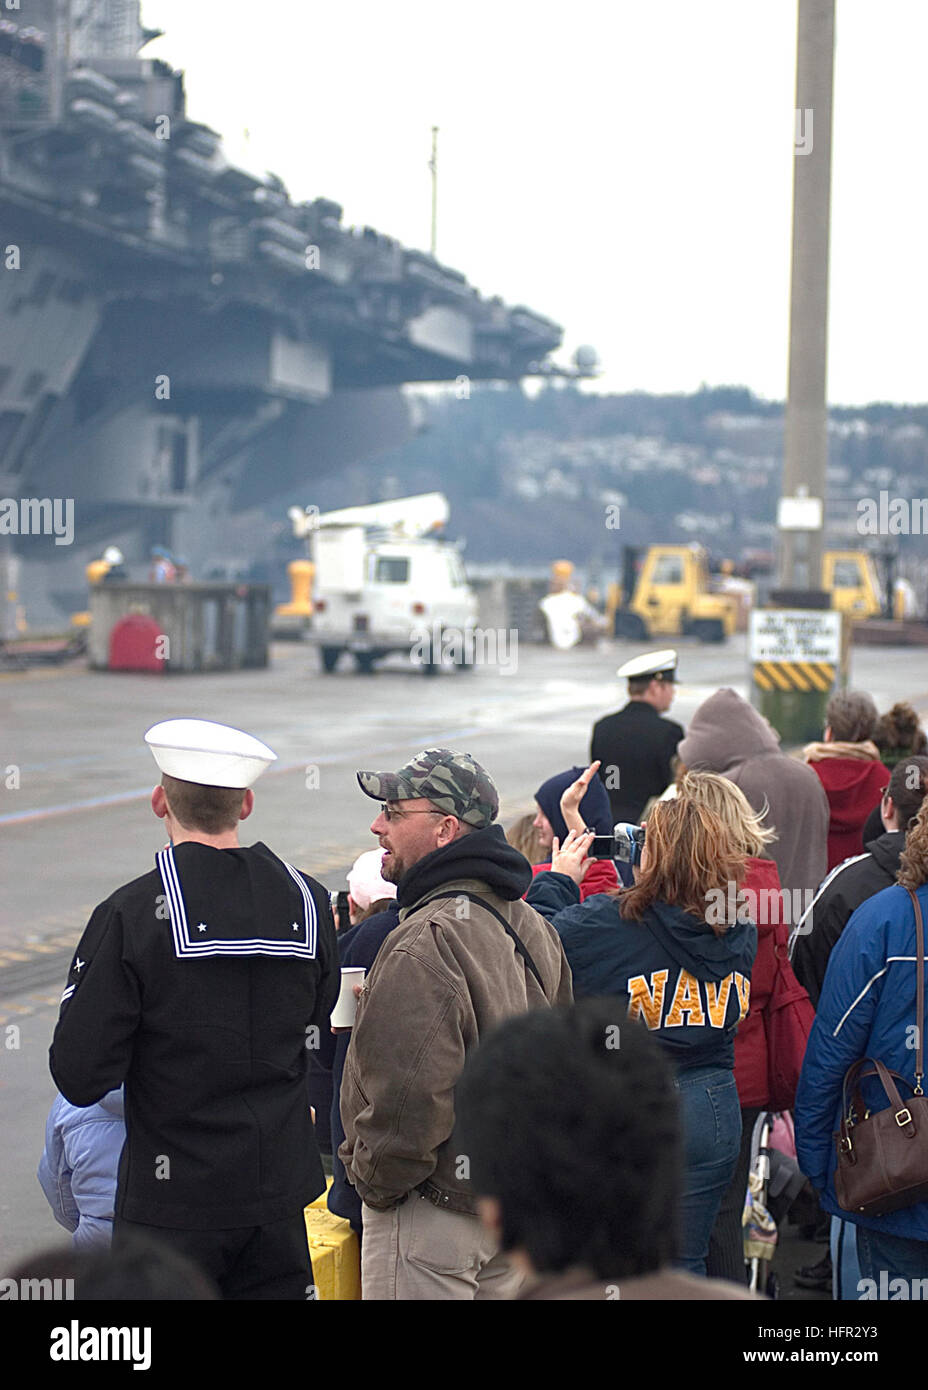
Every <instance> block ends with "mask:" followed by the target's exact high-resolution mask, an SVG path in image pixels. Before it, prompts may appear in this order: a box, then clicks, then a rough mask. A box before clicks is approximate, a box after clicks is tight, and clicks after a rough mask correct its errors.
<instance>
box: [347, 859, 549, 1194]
mask: <svg viewBox="0 0 928 1390" xmlns="http://www.w3.org/2000/svg"><path fill="white" fill-rule="evenodd" d="M467 892H470V893H477V894H479V895H480V896H481V897H482V898H485V899H486V901H487V902H489V903H491V904H492V906H493V907H495V908H496V910H497V912H499V913H501V914H502V916H503V917H505V918H506V920H507V921H508V922H509V923H510V925H511V926H512V927H513V928H514V930H515V931H516V932H517V934H518V935H519V937H520V938H521V940H522V942H523V944H524V946H525V947H526V949H527V950H528V952H529V954H530V955H531V957H532V959H533V960H534V962H535V965H536V967H537V969H538V972H539V974H540V975H541V978H542V980H543V982H544V991H542V989H541V987H540V986H539V984H538V982H537V980H536V979H535V977H534V975H533V974H532V973H531V971H530V970H529V969H528V967H527V966H526V965H525V964H524V963H523V961H522V958H521V957H520V956H519V955H518V954H517V952H516V949H515V945H514V943H513V941H512V938H511V937H510V936H509V935H508V934H507V932H506V931H505V929H504V928H503V926H502V925H501V924H500V923H499V922H498V921H497V920H496V918H495V917H493V916H491V914H490V913H489V912H486V911H484V909H483V908H482V907H480V906H479V905H478V904H476V903H472V902H470V901H469V900H468V899H467V898H464V897H457V898H454V897H453V898H451V899H442V900H441V901H439V902H433V903H432V904H431V905H430V906H423V904H425V903H427V902H428V899H430V898H433V897H435V896H437V895H438V894H443V893H452V894H463V893H467ZM572 998H573V992H572V989H571V977H570V967H569V966H568V964H567V960H566V957H565V956H564V950H563V947H562V946H561V943H560V939H559V937H558V935H557V933H556V932H555V931H554V929H553V927H551V926H549V924H548V923H547V922H546V921H545V920H544V918H543V917H541V916H540V915H539V914H538V913H537V912H535V910H534V909H533V908H531V907H529V906H528V904H527V903H525V902H522V901H521V899H520V900H517V901H515V902H507V901H506V900H505V899H504V898H501V897H498V896H497V895H496V894H495V893H493V892H492V891H491V890H490V889H489V888H488V887H487V885H486V883H482V882H480V881H478V880H477V879H473V878H468V879H457V880H450V881H448V882H446V883H443V884H442V885H441V886H440V887H436V888H434V889H432V890H431V891H430V892H427V893H424V894H423V895H422V897H421V898H420V899H419V900H418V901H417V902H416V903H414V904H412V905H411V906H410V907H408V908H406V909H404V910H403V911H402V912H401V913H400V922H399V925H398V926H396V927H394V929H393V931H392V932H391V933H390V935H389V936H388V937H387V939H386V940H385V941H384V943H383V945H382V946H381V948H380V953H379V954H378V956H377V959H376V961H375V962H374V966H373V968H372V970H371V972H370V974H369V975H368V978H367V980H366V982H365V985H364V989H363V991H362V993H361V997H360V999H359V1001H358V1013H357V1019H356V1021H355V1026H354V1030H353V1032H352V1036H351V1042H350V1044H349V1047H348V1052H347V1055H346V1058H345V1071H344V1075H343V1078H342V1089H341V1112H342V1122H343V1124H344V1126H345V1142H344V1143H343V1144H342V1146H341V1148H340V1149H339V1151H338V1153H339V1157H340V1158H341V1160H342V1162H343V1163H344V1165H345V1170H346V1173H347V1175H348V1180H349V1182H351V1183H352V1184H353V1185H354V1187H355V1188H356V1189H357V1191H358V1194H359V1195H360V1197H361V1198H362V1199H363V1201H365V1202H366V1203H368V1205H369V1206H372V1207H376V1208H378V1209H381V1210H383V1209H386V1208H388V1207H392V1206H395V1205H396V1204H397V1203H398V1202H400V1201H403V1200H405V1198H406V1197H407V1196H408V1194H409V1193H410V1192H412V1191H413V1189H415V1188H420V1189H421V1190H422V1191H423V1193H424V1195H425V1196H427V1197H428V1198H429V1199H430V1200H431V1201H433V1202H434V1203H435V1205H436V1206H439V1207H442V1206H443V1207H446V1208H447V1209H448V1210H451V1211H465V1212H473V1211H475V1210H476V1207H475V1202H474V1197H473V1193H472V1190H471V1188H470V1185H469V1183H468V1181H467V1178H468V1176H469V1164H468V1160H467V1155H466V1154H464V1153H462V1152H461V1149H460V1145H459V1144H458V1143H456V1142H455V1136H454V1134H453V1133H452V1131H453V1129H454V1088H455V1086H456V1084H457V1080H458V1077H459V1076H460V1074H461V1071H462V1070H463V1067H464V1060H465V1058H466V1056H467V1054H468V1053H469V1052H470V1051H471V1050H472V1049H473V1048H474V1047H476V1046H477V1044H478V1042H479V1041H480V1039H481V1037H482V1036H483V1035H484V1034H485V1033H487V1032H489V1030H490V1029H491V1028H493V1027H494V1026H495V1025H496V1024H498V1023H501V1022H502V1020H503V1019H506V1018H509V1017H511V1016H512V1015H513V1014H521V1013H525V1012H526V1010H528V1009H533V1008H539V1007H542V1006H544V1005H553V1004H569V1003H570V1002H571V1000H572ZM423 1184H424V1186H423Z"/></svg>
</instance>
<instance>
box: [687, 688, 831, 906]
mask: <svg viewBox="0 0 928 1390" xmlns="http://www.w3.org/2000/svg"><path fill="white" fill-rule="evenodd" d="M677 754H678V756H679V758H680V761H681V763H682V764H683V766H684V767H685V768H688V769H690V770H691V771H693V772H718V773H721V775H722V776H723V777H727V778H728V779H729V781H730V782H734V784H735V786H736V787H740V788H741V790H742V791H743V792H744V794H745V796H746V797H747V799H748V801H750V803H751V805H752V806H753V807H754V810H755V811H763V810H764V808H765V805H766V815H765V818H764V824H765V825H766V826H768V827H769V828H770V829H772V830H775V831H776V834H777V838H776V840H775V841H773V842H772V844H771V845H770V848H769V854H770V858H771V859H773V860H774V861H775V862H776V866H777V869H778V871H779V874H780V885H781V887H782V888H784V889H786V891H787V892H788V893H791V894H793V893H796V892H797V890H798V891H799V893H800V894H803V895H805V894H808V895H809V896H810V898H811V896H812V895H814V893H815V890H816V889H817V888H818V885H819V884H820V883H821V881H822V879H823V878H824V877H825V872H826V869H827V865H828V798H827V797H826V796H825V792H824V790H823V788H822V784H821V782H820V781H819V779H818V777H817V776H816V775H815V773H814V772H813V771H812V769H811V768H810V767H808V766H806V764H804V763H802V762H800V761H799V760H798V758H791V757H790V756H789V755H788V754H787V753H784V752H783V750H782V749H781V747H780V736H779V734H778V733H777V732H776V730H775V729H774V728H773V727H772V725H771V724H770V723H769V722H768V720H766V719H764V717H763V715H761V714H759V713H758V712H757V710H756V709H754V707H753V706H752V705H749V704H748V702H747V700H743V699H742V698H741V696H740V695H738V694H737V693H736V691H734V690H732V689H730V688H729V687H727V686H726V687H723V688H722V689H721V690H717V691H716V692H715V694H714V695H710V696H709V698H708V700H704V701H703V703H702V704H701V705H700V706H699V708H698V709H697V711H696V713H695V714H694V715H693V718H692V720H691V721H690V726H689V729H688V730H687V733H686V737H685V738H684V739H683V741H682V742H681V743H680V746H679V747H678V749H677ZM810 773H811V776H810V775H809V774H810ZM799 903H801V904H802V907H800V908H799V911H797V913H796V917H795V919H794V920H798V918H799V916H800V915H801V912H802V910H803V908H804V907H805V905H806V903H805V902H804V901H803V898H802V897H800V898H799V899H798V902H797V906H798V905H799Z"/></svg>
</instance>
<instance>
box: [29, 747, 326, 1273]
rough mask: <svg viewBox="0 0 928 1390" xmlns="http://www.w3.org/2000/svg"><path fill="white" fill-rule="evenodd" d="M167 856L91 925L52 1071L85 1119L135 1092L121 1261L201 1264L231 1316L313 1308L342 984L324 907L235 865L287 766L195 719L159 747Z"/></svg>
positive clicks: (308, 884) (122, 1183)
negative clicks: (229, 1301) (269, 772)
mask: <svg viewBox="0 0 928 1390" xmlns="http://www.w3.org/2000/svg"><path fill="white" fill-rule="evenodd" d="M145 737H146V741H147V742H148V744H149V746H150V747H151V750H152V752H153V754H154V756H155V760H156V762H157V763H158V766H159V767H160V769H161V771H162V774H163V775H162V779H161V784H160V785H159V786H157V787H156V788H155V790H154V791H153V792H152V798H151V804H152V810H153V811H154V813H155V815H156V816H158V817H160V818H161V819H162V820H163V821H164V822H165V828H166V830H167V832H168V835H169V837H170V843H169V844H168V845H167V846H165V848H164V849H163V850H161V851H160V853H159V854H158V855H157V856H156V867H155V869H154V870H152V871H151V872H150V873H147V874H144V875H143V876H142V877H141V878H137V879H135V880H134V881H133V882H132V883H129V884H127V885H126V886H125V887H123V888H119V889H117V890H116V892H115V893H113V894H112V895H111V896H110V897H109V898H107V900H106V901H105V902H104V903H101V904H100V906H99V907H98V908H96V909H95V911H94V913H93V915H92V916H91V918H90V922H89V923H88V925H87V928H86V930H85V932H84V934H83V936H82V937H81V940H80V944H79V946H78V948H77V952H76V954H75V957H74V961H73V964H72V966H71V970H70V973H69V975H68V982H67V986H66V988H65V991H64V995H63V996H62V1003H61V1012H60V1016H59V1019H58V1026H57V1028H56V1029H55V1036H54V1040H53V1042H52V1046H51V1054H50V1062H51V1072H52V1076H53V1077H54V1079H55V1082H56V1083H57V1085H58V1088H59V1090H60V1091H61V1093H62V1094H63V1095H64V1096H65V1098H66V1099H67V1100H69V1101H71V1103H72V1104H73V1105H78V1106H87V1105H92V1104H93V1103H94V1102H95V1101H98V1100H99V1099H100V1098H101V1097H102V1096H104V1095H105V1094H106V1093H107V1091H111V1090H113V1089H114V1088H116V1087H117V1086H119V1085H121V1084H122V1083H123V1082H125V1111H126V1142H125V1145H124V1147H123V1150H122V1155H121V1158H120V1163H119V1179H118V1185H117V1191H116V1220H115V1227H114V1243H117V1244H118V1243H119V1242H120V1241H122V1240H123V1239H125V1238H126V1237H127V1236H130V1235H131V1234H132V1233H133V1232H135V1231H142V1232H143V1233H145V1234H148V1235H154V1236H156V1237H158V1238H160V1239H161V1240H163V1241H165V1242H166V1243H168V1244H169V1245H171V1246H172V1247H173V1248H174V1249H176V1250H178V1251H180V1252H181V1253H183V1254H185V1255H188V1256H189V1257H191V1258H192V1259H194V1260H195V1261H197V1263H198V1264H199V1265H200V1266H201V1267H202V1269H203V1270H205V1272H206V1273H207V1274H209V1275H210V1276H211V1277H212V1278H213V1279H214V1280H215V1281H216V1283H217V1284H218V1285H219V1288H220V1290H221V1292H222V1294H223V1296H224V1297H225V1298H240V1299H241V1298H248V1299H257V1298H260V1299H300V1300H303V1299H305V1298H307V1296H309V1295H308V1293H307V1289H308V1286H310V1285H311V1284H312V1272H311V1265H310V1260H309V1254H308V1249H307V1242H306V1229H305V1225H304V1221H303V1208H304V1206H305V1205H306V1204H307V1203H308V1202H310V1201H312V1200H313V1199H314V1198H315V1197H318V1196H319V1195H320V1193H322V1192H323V1191H324V1190H325V1178H324V1176H323V1171H322V1164H321V1161H320V1158H319V1152H318V1149H317V1147H316V1141H315V1138H314V1135H313V1126H312V1120H311V1116H310V1112H309V1099H308V1094H307V1083H306V1071H307V1058H308V1056H309V1050H308V1049H310V1048H311V1047H312V1046H317V1045H318V1042H319V1040H320V1038H321V1035H322V1032H323V1031H324V1030H326V1029H328V1027H329V1014H330V1012H331V1010H332V1006H333V1004H334V1001H335V998H336V996H337V994H338V988H339V980H340V972H339V968H338V956H337V949H336V944H335V927H334V923H333V921H332V914H331V909H330V907H329V898H328V893H327V892H326V890H325V889H324V888H323V887H322V885H321V884H319V883H317V882H316V880H315V879H312V878H309V877H307V876H306V875H305V874H302V873H299V872H298V871H297V870H296V869H294V868H292V867H291V866H290V865H289V864H287V863H285V862H284V861H283V860H281V859H279V858H278V857H277V856H276V855H275V854H273V853H272V852H271V851H270V850H269V849H268V848H267V846H266V845H263V844H260V843H258V844H255V845H252V846H251V847H250V848H247V849H246V848H241V847H239V843H238V822H239V821H240V820H244V819H245V818H246V817H247V816H248V815H250V814H251V810H252V807H253V805H254V793H253V792H252V791H251V786H252V784H253V783H254V781H255V780H256V779H257V778H258V777H259V776H260V774H261V773H262V772H263V771H264V770H265V768H266V767H267V766H268V765H269V763H270V762H272V761H273V760H274V758H275V756H276V755H275V754H274V753H272V752H271V750H270V749H269V748H268V747H266V745H265V744H263V743H260V742H259V741H258V739H255V738H252V737H250V735H248V734H244V733H241V732H240V731H238V730H236V729H229V728H227V727H226V726H224V725H221V724H212V723H208V722H206V721H204V720H198V719H177V720H169V721H167V722H166V723H163V724H158V725H156V726H155V727H154V728H153V729H150V730H149V731H148V733H147V734H146V736H145Z"/></svg>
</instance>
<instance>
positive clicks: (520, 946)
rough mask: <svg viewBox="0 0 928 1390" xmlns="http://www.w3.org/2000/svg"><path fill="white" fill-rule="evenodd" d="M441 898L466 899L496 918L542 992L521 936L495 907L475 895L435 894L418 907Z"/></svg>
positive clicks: (536, 972) (537, 972)
mask: <svg viewBox="0 0 928 1390" xmlns="http://www.w3.org/2000/svg"><path fill="white" fill-rule="evenodd" d="M442 898H467V899H468V900H469V901H470V902H472V903H477V905H478V906H479V907H482V908H485V909H486V911H487V912H489V913H491V914H492V915H493V916H494V917H495V918H496V920H497V922H499V923H500V925H501V926H502V927H503V930H504V931H505V932H506V935H507V936H510V937H512V942H513V945H514V946H515V948H516V951H517V952H518V954H519V955H520V956H521V957H522V959H523V960H524V961H525V964H526V967H527V968H528V969H529V970H530V971H531V972H532V974H533V975H534V976H535V979H536V980H537V981H538V983H539V985H540V986H541V988H542V991H544V988H545V985H544V981H543V980H542V978H541V975H540V974H539V971H538V966H537V965H536V964H535V962H534V961H533V960H532V957H531V955H530V954H529V951H528V947H527V946H526V945H525V943H524V942H523V940H522V938H521V936H519V935H518V933H517V932H516V931H515V930H514V929H513V928H512V927H511V926H510V925H509V923H508V922H507V921H506V918H505V917H504V916H503V914H502V913H501V912H497V910H496V908H495V907H492V906H491V905H490V903H488V902H487V901H486V899H485V898H481V897H478V895H477V894H476V893H436V894H435V896H434V897H433V898H427V899H426V900H425V902H424V903H420V904H419V907H428V905H429V903H437V902H438V901H439V900H440V899H442ZM417 910H418V909H417Z"/></svg>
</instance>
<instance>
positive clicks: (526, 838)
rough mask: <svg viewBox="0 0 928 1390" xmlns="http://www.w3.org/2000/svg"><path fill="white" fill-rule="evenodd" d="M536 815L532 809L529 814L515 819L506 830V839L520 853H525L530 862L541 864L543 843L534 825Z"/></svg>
mask: <svg viewBox="0 0 928 1390" xmlns="http://www.w3.org/2000/svg"><path fill="white" fill-rule="evenodd" d="M534 820H535V817H534V816H533V815H532V813H531V811H529V812H528V814H527V815H524V816H520V817H519V819H518V820H516V821H513V823H512V825H510V826H509V828H508V830H507V831H506V839H507V840H508V841H509V843H510V844H511V845H512V847H513V849H517V850H518V851H519V853H520V854H524V855H525V857H526V859H527V860H528V862H529V863H530V864H541V863H543V860H542V859H541V857H540V856H541V844H540V842H539V840H538V831H537V830H536V829H535V827H534V824H533V822H534Z"/></svg>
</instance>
